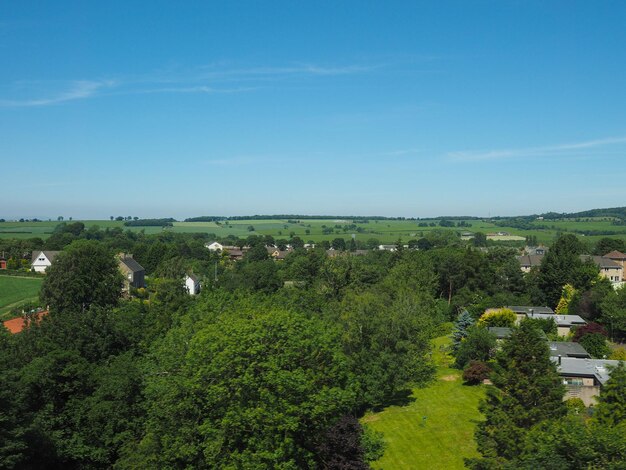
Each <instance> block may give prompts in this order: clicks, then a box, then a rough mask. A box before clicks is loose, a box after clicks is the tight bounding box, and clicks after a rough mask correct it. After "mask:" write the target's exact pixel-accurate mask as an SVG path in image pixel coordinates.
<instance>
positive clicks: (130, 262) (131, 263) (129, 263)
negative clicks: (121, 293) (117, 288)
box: [120, 256, 145, 273]
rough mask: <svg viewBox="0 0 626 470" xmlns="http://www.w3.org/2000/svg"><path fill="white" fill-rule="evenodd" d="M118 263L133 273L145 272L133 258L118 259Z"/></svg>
mask: <svg viewBox="0 0 626 470" xmlns="http://www.w3.org/2000/svg"><path fill="white" fill-rule="evenodd" d="M120 262H122V263H124V264H125V265H126V267H127V268H128V269H130V270H131V271H132V272H134V273H138V272H140V271H145V269H143V266H141V265H140V264H139V263H138V262H137V261H135V259H134V258H131V257H130V256H124V257H121V258H120Z"/></svg>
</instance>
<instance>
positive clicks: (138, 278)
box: [31, 251, 200, 295]
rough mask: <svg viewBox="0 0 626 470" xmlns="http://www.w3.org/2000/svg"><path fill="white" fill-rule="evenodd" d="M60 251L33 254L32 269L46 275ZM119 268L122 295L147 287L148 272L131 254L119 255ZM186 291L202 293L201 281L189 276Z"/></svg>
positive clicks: (193, 293)
mask: <svg viewBox="0 0 626 470" xmlns="http://www.w3.org/2000/svg"><path fill="white" fill-rule="evenodd" d="M59 253H60V251H38V252H33V254H32V262H31V269H32V270H33V271H35V272H38V273H45V272H46V269H48V267H50V266H51V265H52V263H53V262H54V260H55V258H56V257H57V255H58V254H59ZM117 262H118V268H119V270H120V272H121V273H122V275H123V276H124V285H123V286H122V293H123V294H124V295H128V294H129V293H130V289H131V287H133V288H135V289H139V288H142V287H145V286H146V270H145V269H144V268H143V266H141V264H139V262H137V260H136V259H135V258H133V255H132V254H130V253H119V254H118V255H117ZM184 284H185V289H186V290H187V292H188V293H189V294H190V295H195V294H198V293H199V292H200V281H199V280H198V278H197V277H196V276H194V275H193V274H187V275H186V276H185V279H184Z"/></svg>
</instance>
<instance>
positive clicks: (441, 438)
mask: <svg viewBox="0 0 626 470" xmlns="http://www.w3.org/2000/svg"><path fill="white" fill-rule="evenodd" d="M449 341H450V340H449V338H447V337H441V338H437V339H435V340H434V341H433V348H434V351H433V358H434V360H435V361H436V362H437V364H438V371H437V379H436V381H435V382H434V383H432V384H430V385H429V386H428V387H425V388H418V389H415V390H413V394H412V396H411V399H412V400H413V401H412V402H411V403H409V404H407V405H405V406H390V407H388V408H386V409H385V410H383V411H381V412H379V413H370V414H367V415H366V416H365V417H364V418H363V420H362V421H363V422H364V423H367V425H368V426H370V427H371V428H373V429H375V430H377V431H381V432H382V433H383V434H384V440H385V442H386V444H387V447H386V449H385V454H384V456H383V457H382V458H381V459H380V460H378V461H377V462H374V463H373V467H374V468H375V469H385V470H387V469H389V470H392V469H455V468H458V469H461V468H464V464H463V459H464V458H465V457H475V456H478V453H477V451H476V444H475V442H474V430H475V427H476V422H477V421H479V420H481V419H482V415H481V414H480V412H479V411H478V402H479V400H480V399H481V398H482V397H484V394H485V387H484V386H467V385H463V382H462V379H461V374H460V372H459V371H458V370H456V369H451V368H450V363H451V358H450V357H449V355H448V354H447V353H446V352H445V351H444V350H443V349H444V348H445V346H446V345H447V344H449Z"/></svg>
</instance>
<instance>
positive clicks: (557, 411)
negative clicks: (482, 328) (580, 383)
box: [468, 322, 566, 468]
mask: <svg viewBox="0 0 626 470" xmlns="http://www.w3.org/2000/svg"><path fill="white" fill-rule="evenodd" d="M491 378H492V381H493V384H494V386H493V387H490V388H489V389H488V390H487V397H486V399H485V400H484V401H483V402H481V405H480V410H481V411H482V413H483V414H484V415H485V421H483V422H481V423H480V424H479V425H478V427H477V429H476V442H477V444H478V450H479V451H480V453H481V454H482V455H483V459H473V460H469V461H468V463H469V464H470V466H471V467H473V468H496V466H498V465H499V464H501V463H502V461H503V460H510V459H513V458H515V457H516V456H517V455H519V454H520V453H521V451H522V449H523V447H524V438H525V435H526V433H527V432H528V430H530V429H531V428H532V427H533V426H535V425H537V424H539V423H541V422H542V421H545V420H549V419H556V418H560V417H561V416H563V415H564V414H565V412H566V408H565V405H564V404H563V394H564V392H565V390H564V387H563V385H562V384H561V381H560V379H559V376H558V374H557V371H556V366H555V365H554V363H553V362H552V361H551V360H550V351H549V349H548V345H547V344H546V342H545V341H544V340H543V339H542V336H541V333H540V331H539V330H538V329H536V328H534V326H533V325H532V324H531V323H525V322H522V323H521V324H520V326H519V328H518V329H517V330H516V331H514V332H513V334H512V335H511V337H510V338H509V340H508V341H506V342H505V343H504V345H503V348H502V351H501V352H500V353H499V354H498V356H497V364H496V369H495V372H494V373H493V374H492V376H491ZM489 462H491V464H493V465H492V466H490V464H489Z"/></svg>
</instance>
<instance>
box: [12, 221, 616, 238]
mask: <svg viewBox="0 0 626 470" xmlns="http://www.w3.org/2000/svg"><path fill="white" fill-rule="evenodd" d="M81 222H82V223H84V224H85V227H87V228H89V227H92V226H94V225H95V226H98V227H100V228H101V229H107V228H115V227H117V228H120V229H122V230H131V231H133V232H144V233H146V234H155V233H161V232H163V231H169V232H173V233H203V234H207V235H209V236H211V237H213V236H215V237H217V238H226V237H228V236H235V237H239V238H245V237H247V236H249V235H271V236H273V237H274V238H277V239H280V238H283V239H289V238H291V237H292V236H298V237H300V238H301V239H302V240H304V241H305V242H309V241H311V242H320V241H322V240H329V241H330V240H332V239H334V238H337V237H341V238H346V239H347V238H349V237H351V236H353V235H354V237H355V238H356V239H357V240H361V241H367V240H369V239H376V240H378V241H379V242H380V243H394V242H396V241H397V240H398V239H402V240H403V241H404V242H405V243H406V242H408V241H409V240H411V239H418V238H421V237H423V236H425V235H427V234H428V232H430V231H432V230H452V231H454V232H459V233H460V232H464V231H468V232H483V233H495V232H507V233H509V234H510V235H511V236H510V237H507V236H504V237H502V236H494V237H490V239H491V240H493V241H510V242H517V243H520V242H522V241H523V240H522V239H523V238H525V237H526V236H535V237H536V238H537V241H538V242H539V243H544V244H549V243H551V242H552V241H553V240H554V239H555V237H556V236H557V234H558V233H561V232H571V233H575V234H577V235H578V236H581V237H585V239H587V240H589V241H590V242H592V243H593V242H596V241H598V240H599V239H600V238H602V237H603V236H611V237H616V238H620V239H623V240H626V227H625V226H618V225H613V224H612V219H610V218H595V219H590V218H588V219H578V220H576V219H561V220H545V221H543V220H535V221H532V222H531V223H530V224H529V228H528V229H521V228H515V227H507V226H502V225H497V224H496V221H495V220H480V219H472V220H465V221H464V223H465V226H462V227H458V226H457V227H441V226H439V222H440V221H439V220H437V219H431V220H424V219H420V220H393V219H389V220H368V221H367V223H364V221H363V220H359V221H357V222H354V221H352V220H343V219H310V220H307V219H303V220H289V219H281V220H278V219H248V220H224V221H220V222H174V223H173V226H172V227H166V228H163V227H159V226H132V227H126V226H124V222H122V221H111V220H83V221H81ZM458 222H459V221H458V220H457V221H455V223H458ZM59 223H60V222H57V221H45V222H2V223H0V238H5V239H6V238H20V239H26V238H34V237H39V238H42V239H46V238H48V237H49V236H50V235H51V234H52V232H53V231H54V228H55V227H56V226H57V225H58V224H59ZM424 224H426V226H423V225H424ZM420 225H422V226H420ZM433 225H434V226H433ZM591 232H593V233H591ZM597 232H600V233H597ZM520 237H521V238H520Z"/></svg>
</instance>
